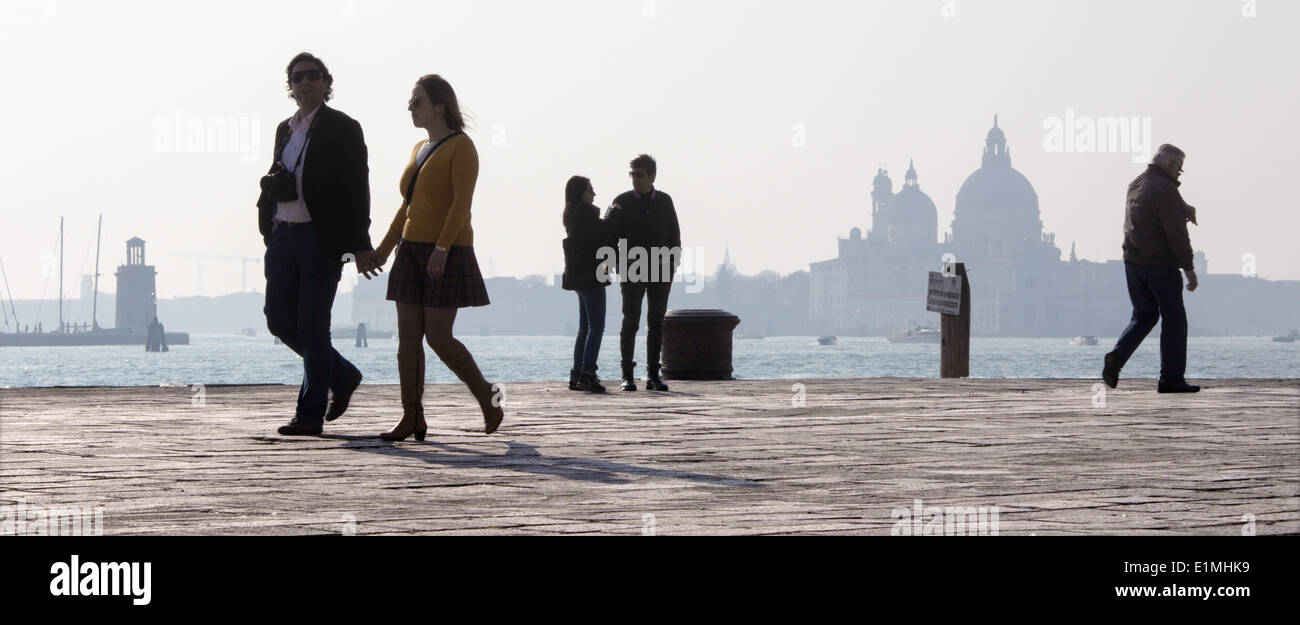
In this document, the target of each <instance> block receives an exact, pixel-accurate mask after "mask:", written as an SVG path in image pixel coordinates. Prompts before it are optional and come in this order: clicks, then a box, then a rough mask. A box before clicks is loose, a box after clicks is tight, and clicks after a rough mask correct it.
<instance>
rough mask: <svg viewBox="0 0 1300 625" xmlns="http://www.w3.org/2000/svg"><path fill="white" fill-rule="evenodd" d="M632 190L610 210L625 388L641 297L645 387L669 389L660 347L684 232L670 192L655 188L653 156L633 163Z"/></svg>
mask: <svg viewBox="0 0 1300 625" xmlns="http://www.w3.org/2000/svg"><path fill="white" fill-rule="evenodd" d="M631 166H632V171H631V172H629V174H628V175H629V176H631V177H632V190H631V191H628V192H626V193H624V194H622V195H620V196H618V197H617V198H615V199H614V204H613V205H611V206H610V208H609V212H608V213H607V214H606V220H607V221H608V222H609V224H610V230H611V232H612V233H613V236H614V238H615V240H617V241H618V246H619V247H618V256H619V258H618V272H619V281H618V282H619V288H620V290H621V291H622V295H623V328H622V330H621V331H620V332H619V347H620V349H621V351H622V356H623V363H622V364H623V386H622V388H623V390H625V391H635V390H636V378H635V373H634V370H635V369H636V363H635V362H633V361H632V358H634V355H633V354H634V351H635V348H636V331H637V328H638V326H640V325H641V300H642V299H643V298H644V299H645V300H646V301H647V302H648V303H649V305H648V310H647V311H646V360H647V362H646V385H645V387H646V390H650V391H666V390H668V385H666V384H664V382H663V380H661V379H660V378H659V351H660V347H661V346H662V344H663V331H664V314H665V313H666V312H668V292H669V291H670V290H671V289H672V286H673V274H674V272H676V270H677V264H678V262H679V261H680V258H681V248H682V235H681V228H680V227H679V225H678V223H677V209H676V208H675V207H674V206H673V199H672V198H671V197H668V194H667V193H664V192H663V191H660V190H658V189H655V187H654V182H655V174H656V173H657V165H656V164H655V160H654V159H653V158H651V157H650V155H648V154H642V155H640V156H638V157H636V158H635V159H632V162H631Z"/></svg>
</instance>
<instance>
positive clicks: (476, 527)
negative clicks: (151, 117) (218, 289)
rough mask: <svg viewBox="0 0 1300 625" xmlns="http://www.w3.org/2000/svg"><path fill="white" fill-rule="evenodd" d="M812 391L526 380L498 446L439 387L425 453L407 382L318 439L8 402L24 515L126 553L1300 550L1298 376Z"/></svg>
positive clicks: (267, 429) (144, 391) (2, 429)
mask: <svg viewBox="0 0 1300 625" xmlns="http://www.w3.org/2000/svg"><path fill="white" fill-rule="evenodd" d="M796 382H797V381H795V380H752V381H735V382H682V381H670V382H669V383H670V385H671V387H672V391H671V392H669V393H649V392H646V391H644V390H641V391H638V392H636V393H623V392H620V391H617V390H616V388H614V387H611V392H610V393H609V394H608V395H606V396H598V395H587V394H583V393H576V392H571V391H568V390H567V389H566V388H565V385H564V384H563V383H519V384H507V385H506V393H507V399H506V420H505V422H504V424H503V425H502V428H501V431H500V432H498V433H497V434H494V435H492V436H484V435H483V434H482V432H481V428H482V418H481V416H480V415H478V414H477V409H476V407H475V406H474V404H473V402H472V400H471V398H470V396H469V393H468V392H467V391H465V389H464V387H461V386H458V385H430V386H429V387H428V389H427V391H426V396H425V407H426V408H425V410H426V413H427V415H428V417H429V426H430V429H429V438H428V439H427V440H426V441H425V442H423V443H417V442H415V441H414V439H410V440H408V441H407V442H403V443H387V442H383V441H380V440H378V439H376V438H375V437H374V435H375V434H377V433H378V432H381V431H383V430H385V429H388V428H389V427H391V426H392V425H394V424H396V422H397V420H398V417H399V413H400V408H399V405H398V389H397V387H396V386H391V385H373V386H372V385H366V386H363V387H362V388H361V390H360V391H358V393H357V395H356V396H355V398H354V399H353V402H352V407H351V409H350V410H349V412H348V413H347V414H346V415H345V416H344V417H343V418H341V419H340V420H338V421H336V422H334V423H331V424H326V429H325V434H324V435H322V436H320V437H308V438H289V437H282V436H279V435H278V434H276V432H275V429H276V427H277V426H279V425H281V424H283V423H284V422H286V421H288V418H289V416H290V415H291V413H292V409H293V401H294V399H295V397H296V395H297V388H296V387H288V386H231V387H207V388H206V389H204V392H203V397H202V400H203V401H202V402H199V401H198V400H197V398H196V397H195V395H196V393H195V391H193V390H191V389H190V388H184V387H177V388H47V389H6V390H0V507H2V506H6V505H10V504H18V503H20V502H21V503H22V504H23V505H25V506H27V507H28V508H32V507H37V506H39V507H45V508H54V507H60V506H77V507H102V508H103V509H104V512H103V531H104V533H105V534H106V535H147V534H221V535H227V534H235V535H253V534H263V535H264V534H271V535H287V534H338V533H345V534H350V533H353V532H355V533H356V534H358V535H361V534H588V533H594V534H626V535H641V534H644V533H651V532H653V533H655V534H658V535H673V534H787V533H799V534H867V535H886V536H887V535H889V534H890V533H891V530H894V529H895V527H896V521H897V519H898V518H906V517H903V515H902V512H903V511H906V512H907V513H908V514H911V513H912V511H913V509H914V506H915V505H916V502H915V500H917V499H920V500H921V504H920V505H921V506H922V508H925V507H932V506H934V507H945V508H946V507H963V508H964V507H981V508H986V509H991V508H992V507H994V506H996V507H997V511H998V514H997V520H998V526H997V530H998V533H999V534H1001V535H1014V534H1028V533H1036V534H1210V535H1241V534H1242V533H1243V530H1247V531H1249V529H1251V528H1250V527H1248V526H1251V525H1252V523H1251V521H1252V519H1253V531H1254V532H1256V533H1257V534H1261V535H1262V534H1279V533H1290V534H1295V533H1300V381H1298V380H1211V381H1207V382H1205V386H1206V387H1207V389H1206V390H1205V391H1203V392H1201V393H1200V394H1197V395H1180V396H1176V395H1158V394H1157V393H1155V382H1154V381H1151V380H1123V381H1121V385H1120V388H1119V389H1117V390H1110V389H1106V390H1107V392H1106V393H1105V394H1104V396H1103V395H1102V394H1101V393H1099V392H1098V390H1097V387H1094V385H1095V384H1097V383H1098V382H1097V381H1096V380H1040V379H1033V380H1020V379H1017V380H935V379H926V380H913V379H896V378H872V379H819V380H804V381H802V382H798V383H799V384H802V385H803V386H802V392H800V389H799V388H797V387H795V386H794V385H795V384H796ZM11 509H12V508H11ZM928 514H929V513H928V512H927V513H926V515H928ZM951 514H952V513H951V512H950V513H949V516H950V517H951ZM923 516H924V515H923ZM924 518H925V519H928V521H929V522H932V521H934V517H933V516H924ZM972 523H973V520H972ZM916 527H920V526H916ZM984 529H985V530H987V529H989V528H987V527H985V528H984Z"/></svg>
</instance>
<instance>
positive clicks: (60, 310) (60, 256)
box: [59, 217, 63, 334]
mask: <svg viewBox="0 0 1300 625" xmlns="http://www.w3.org/2000/svg"><path fill="white" fill-rule="evenodd" d="M59 334H63V218H62V217H60V218H59Z"/></svg>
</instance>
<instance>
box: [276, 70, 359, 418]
mask: <svg viewBox="0 0 1300 625" xmlns="http://www.w3.org/2000/svg"><path fill="white" fill-rule="evenodd" d="M285 77H286V83H287V86H288V90H289V97H291V98H292V99H293V100H294V101H295V102H297V103H298V110H297V112H295V113H294V114H293V116H292V117H290V118H289V119H287V120H285V121H283V122H281V123H280V125H279V127H278V128H276V131H275V152H274V153H273V154H272V157H271V160H272V162H273V163H274V164H273V165H272V167H271V171H270V172H268V174H267V176H266V177H264V178H263V179H262V195H261V196H260V197H259V198H258V200H257V208H258V228H259V230H260V231H261V233H262V239H263V242H265V243H266V246H267V247H266V260H265V263H264V267H265V270H266V307H265V309H264V312H265V313H266V325H267V328H268V329H269V330H270V332H271V334H273V335H274V336H275V337H276V338H279V339H280V341H281V342H282V343H284V344H285V345H287V346H288V347H289V348H290V349H292V350H293V351H294V352H295V353H297V354H298V355H299V356H301V357H302V362H303V379H302V386H301V387H300V388H299V392H298V406H297V410H296V412H295V415H294V418H293V420H291V421H290V422H289V424H288V425H285V426H282V427H280V429H279V432H280V433H281V434H284V435H314V434H319V433H320V432H321V429H322V426H323V422H324V421H332V420H334V419H336V418H338V417H339V416H340V415H342V414H343V411H344V410H346V409H347V406H348V401H349V400H350V399H351V397H352V393H353V392H354V391H355V390H356V388H357V386H359V385H360V384H361V377H362V376H361V371H360V370H358V369H357V368H356V366H354V365H353V364H352V363H351V362H348V360H347V359H346V358H344V357H343V356H342V355H340V354H339V353H338V351H337V350H335V349H334V347H333V346H332V345H331V344H330V309H331V308H332V307H333V305H334V295H335V293H336V292H337V290H338V284H339V279H340V278H341V277H342V272H343V264H344V261H345V259H347V258H349V257H350V258H353V259H355V262H356V264H357V272H358V273H361V274H362V275H365V276H366V279H370V277H371V275H377V272H378V271H379V268H377V267H376V266H375V259H374V252H373V250H374V247H373V246H372V245H371V244H370V170H369V167H368V165H367V163H366V160H367V159H366V143H365V139H364V137H363V135H362V133H361V125H360V124H358V123H357V122H356V120H353V119H352V118H351V117H348V116H347V115H345V114H343V113H342V112H339V111H337V110H334V109H332V108H330V107H329V106H326V104H325V102H326V101H327V100H329V99H330V97H331V96H332V94H333V85H334V77H333V76H331V75H330V73H329V69H327V68H326V67H325V63H324V62H322V61H321V60H320V59H318V58H316V57H315V56H313V55H311V54H309V53H306V52H303V53H301V54H299V55H297V56H295V57H294V58H293V60H292V61H290V62H289V65H288V67H286V68H285ZM331 394H332V399H331Z"/></svg>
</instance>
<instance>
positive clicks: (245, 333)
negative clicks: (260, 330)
mask: <svg viewBox="0 0 1300 625" xmlns="http://www.w3.org/2000/svg"><path fill="white" fill-rule="evenodd" d="M239 335H240V336H247V337H254V336H257V330H254V329H252V328H244V329H243V330H240V331H239Z"/></svg>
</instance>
